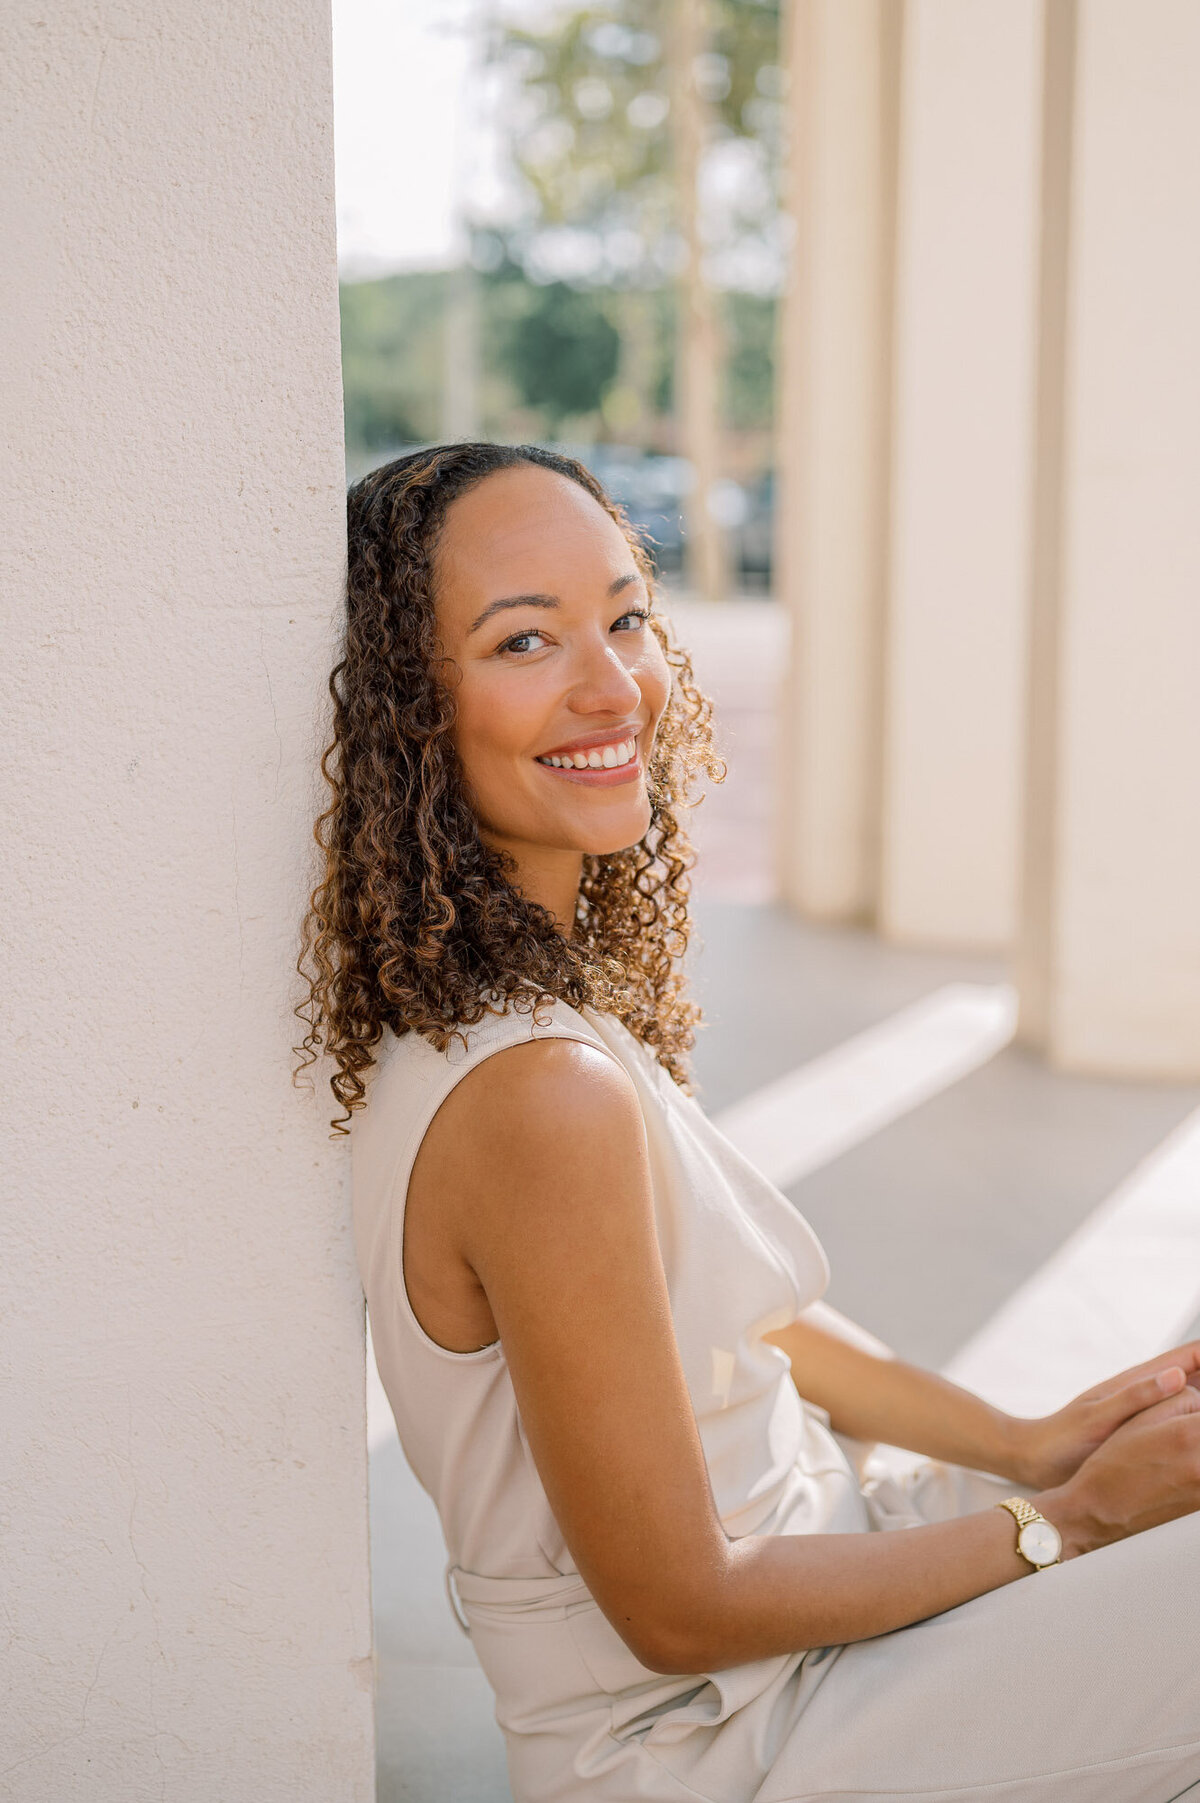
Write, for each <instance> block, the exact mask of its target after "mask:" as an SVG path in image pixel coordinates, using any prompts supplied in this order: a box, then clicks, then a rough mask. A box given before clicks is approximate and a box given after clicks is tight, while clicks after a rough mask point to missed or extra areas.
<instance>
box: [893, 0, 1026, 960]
mask: <svg viewBox="0 0 1200 1803" xmlns="http://www.w3.org/2000/svg"><path fill="white" fill-rule="evenodd" d="M1041 17H1042V9H1041V3H1040V0H908V3H907V5H906V8H905V26H904V50H903V69H902V82H901V108H900V120H901V124H900V155H899V194H898V206H897V231H896V259H897V274H896V321H895V396H894V422H893V425H894V434H893V442H892V456H893V466H892V490H891V566H890V582H889V590H888V606H887V654H886V657H885V685H884V704H883V718H884V722H885V745H884V757H883V773H884V800H883V831H882V838H883V845H882V880H881V892H880V904H879V925H880V928H881V930H882V931H883V932H884V933H885V934H886V935H887V936H888V937H889V938H891V939H895V940H900V941H906V942H909V943H928V944H935V945H942V946H953V945H958V946H964V947H968V946H969V947H979V948H984V947H1000V946H1005V945H1007V944H1009V943H1011V941H1012V938H1013V936H1014V934H1015V930H1016V911H1017V883H1018V872H1019V866H1020V836H1021V780H1022V763H1023V742H1022V740H1023V726H1024V699H1025V660H1026V638H1027V634H1026V629H1025V628H1026V619H1027V612H1028V581H1029V536H1030V527H1029V513H1030V500H1031V484H1030V480H1029V466H1030V458H1031V454H1032V437H1033V395H1034V318H1035V309H1034V300H1035V286H1036V281H1035V278H1036V255H1037V243H1038V225H1037V202H1038V173H1037V171H1038V149H1039V136H1040V116H1039V115H1040V90H1041Z"/></svg>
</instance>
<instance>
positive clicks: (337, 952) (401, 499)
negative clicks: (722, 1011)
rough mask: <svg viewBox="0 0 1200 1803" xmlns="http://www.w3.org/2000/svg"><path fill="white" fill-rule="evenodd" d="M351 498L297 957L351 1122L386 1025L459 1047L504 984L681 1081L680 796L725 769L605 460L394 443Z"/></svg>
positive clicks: (685, 1015)
mask: <svg viewBox="0 0 1200 1803" xmlns="http://www.w3.org/2000/svg"><path fill="white" fill-rule="evenodd" d="M348 512H349V578H348V587H347V621H346V637H345V647H344V655H343V658H342V660H341V662H340V663H339V664H338V666H337V668H336V669H335V670H334V672H333V675H332V677H331V679H330V688H331V692H332V695H333V703H334V742H333V744H332V745H331V746H330V748H329V750H328V752H327V753H326V755H325V759H324V763H323V768H324V770H325V773H326V776H327V778H328V779H329V782H330V785H331V788H332V792H333V798H332V801H331V804H330V806H329V808H328V809H327V810H326V812H325V813H324V814H323V815H322V817H321V819H320V820H319V821H318V823H317V829H316V830H317V839H318V842H319V844H320V845H321V847H322V849H323V851H324V854H325V874H324V878H323V880H322V882H321V883H320V885H319V886H318V888H317V889H316V891H315V892H314V895H313V898H312V905H311V908H310V910H309V914H308V917H307V920H306V923H305V951H304V954H303V956H302V960H301V963H302V968H304V969H305V971H306V974H307V975H308V977H309V981H310V991H311V993H310V999H309V1002H308V1003H307V1004H306V1005H305V1008H304V1009H303V1010H302V1014H303V1016H304V1018H305V1019H306V1021H307V1023H308V1026H309V1033H308V1035H307V1037H306V1040H305V1051H306V1053H307V1054H308V1055H309V1057H312V1056H314V1055H315V1054H316V1052H317V1051H318V1050H323V1051H325V1052H326V1053H328V1054H330V1055H331V1056H332V1057H333V1058H334V1060H335V1062H336V1064H337V1067H338V1068H337V1071H336V1073H335V1075H334V1076H333V1078H332V1088H333V1092H334V1095H335V1097H336V1098H337V1100H338V1101H339V1102H340V1103H341V1104H342V1105H343V1107H344V1108H345V1109H346V1111H347V1112H346V1114H345V1115H343V1117H342V1122H341V1123H340V1124H341V1125H343V1126H344V1123H345V1121H346V1120H347V1119H348V1118H349V1115H350V1113H351V1112H352V1111H353V1110H354V1108H355V1107H357V1106H359V1105H360V1104H361V1103H362V1102H363V1100H364V1098H365V1094H366V1089H365V1083H364V1077H365V1074H366V1072H367V1071H368V1070H369V1069H370V1067H371V1064H372V1062H373V1054H374V1048H375V1047H376V1046H377V1045H378V1044H379V1043H380V1040H381V1038H382V1037H383V1035H384V1033H385V1031H392V1032H404V1031H407V1030H413V1031H416V1032H418V1033H421V1034H424V1035H426V1036H427V1037H428V1038H429V1040H430V1042H431V1043H432V1044H434V1045H436V1046H437V1047H438V1048H439V1049H442V1050H444V1049H445V1047H446V1046H447V1045H448V1044H449V1043H450V1041H451V1039H452V1037H453V1035H454V1033H455V1031H456V1030H457V1029H459V1028H461V1027H463V1026H468V1025H471V1024H472V1023H474V1022H477V1021H479V1020H480V1019H481V1018H482V1016H483V1015H484V1013H485V1012H486V1006H487V1005H486V1003H485V1000H484V995H485V992H488V993H491V992H495V993H497V994H498V995H499V996H501V997H503V998H505V999H506V1000H507V1001H508V1002H510V1003H511V1004H512V1005H513V1006H515V1007H517V1008H518V1009H522V1008H523V1009H528V1008H530V1007H531V1006H533V1005H534V1004H535V1003H536V1002H538V1001H539V1000H540V1001H542V1002H547V1001H549V1000H552V999H553V998H554V997H556V996H557V997H560V998H562V999H563V1000H565V1001H568V1002H571V1003H575V1004H581V1003H585V1002H587V1003H593V1004H595V1005H597V1006H600V1007H603V1008H605V1009H607V1010H610V1011H611V1012H612V1013H614V1014H615V1015H616V1016H617V1018H619V1019H620V1020H621V1021H623V1022H624V1024H625V1025H626V1027H627V1028H628V1029H629V1031H630V1032H631V1033H632V1034H633V1035H634V1037H635V1038H637V1039H638V1040H640V1041H641V1042H642V1043H643V1044H644V1045H646V1046H647V1047H648V1048H650V1049H651V1050H652V1052H653V1054H654V1056H655V1057H656V1058H657V1059H658V1060H659V1061H660V1062H661V1063H662V1064H663V1066H664V1068H665V1069H667V1070H668V1071H670V1072H671V1074H672V1075H673V1076H674V1077H675V1078H676V1079H677V1080H678V1081H679V1082H680V1083H682V1084H684V1085H686V1083H687V1068H686V1053H687V1050H688V1048H689V1047H690V1046H691V1045H692V1043H693V1037H694V1023H695V1020H696V1018H697V1014H698V1011H697V1010H696V1008H695V1007H694V1005H692V1004H691V1003H690V1002H688V1001H687V1000H686V998H685V996H684V992H683V982H682V978H681V977H680V975H679V972H678V963H679V960H680V959H681V958H682V956H683V953H684V950H685V948H686V945H687V938H688V931H689V921H688V903H687V895H688V885H687V875H686V873H687V871H688V870H689V868H690V867H691V864H692V861H693V858H692V850H691V846H690V844H689V842H688V839H687V835H686V833H685V831H684V829H683V826H682V824H681V821H680V817H679V809H680V807H681V805H682V804H683V803H684V802H685V801H686V799H687V797H688V793H689V789H690V786H691V784H692V783H693V781H694V780H695V778H696V777H697V775H698V774H700V773H705V774H707V775H708V776H709V777H711V778H712V779H713V780H715V781H720V780H721V778H722V777H723V775H724V766H723V764H722V763H721V761H720V759H719V758H718V757H717V755H716V752H715V750H714V747H713V742H712V735H711V724H710V722H711V712H712V710H711V705H710V703H709V702H708V700H707V699H706V698H705V697H704V696H703V695H702V694H701V693H700V692H699V690H698V689H697V687H696V685H695V681H694V679H693V675H692V669H691V663H690V660H689V658H688V656H687V653H686V652H685V651H683V650H681V649H679V648H678V647H677V646H675V645H673V643H672V640H671V637H670V633H669V630H668V626H667V623H666V621H665V620H664V619H662V618H661V617H660V616H659V615H658V614H657V613H656V612H655V610H654V599H653V581H654V578H653V569H652V564H651V561H650V558H649V556H648V555H647V553H646V551H645V549H644V547H643V544H642V542H641V540H640V539H639V537H638V535H637V534H636V533H635V532H634V530H633V529H632V528H631V527H630V526H629V525H628V524H627V522H626V521H625V519H624V516H623V514H622V512H621V510H620V509H619V508H618V507H616V506H615V505H614V504H613V503H612V502H611V501H609V500H608V498H607V496H606V495H605V494H604V491H603V489H602V488H601V486H600V484H599V483H598V482H597V481H596V479H595V477H594V476H592V475H591V473H590V472H589V471H588V470H586V469H585V468H584V467H583V466H582V465H581V464H579V463H577V462H575V461H574V460H573V459H571V458H566V457H560V456H557V455H556V454H554V453H552V452H548V451H544V450H542V449H540V448H539V447H537V446H516V447H513V446H505V445H493V444H464V445H450V446H445V447H441V448H438V449H435V450H429V451H420V452H416V453H414V454H412V455H410V456H407V457H401V458H399V459H397V460H396V461H395V462H393V463H389V464H385V465H384V466H383V467H382V468H380V469H378V470H375V471H373V472H372V473H371V474H370V475H368V476H365V477H363V478H362V480H361V481H359V482H357V483H355V485H354V487H353V488H352V489H351V491H350V495H349V502H348ZM630 740H632V741H633V744H634V755H633V758H632V761H630V759H629V758H628V757H627V756H625V755H622V748H625V749H627V748H628V745H629V742H630ZM606 747H609V748H611V750H610V754H609V756H608V759H607V761H606V753H605V748H606ZM568 750H569V751H570V752H571V773H570V774H568V772H567V768H566V765H565V761H564V760H565V758H566V754H567V752H568ZM593 752H594V753H595V755H596V758H597V759H598V762H599V765H600V768H599V769H597V768H596V764H595V763H593V757H592V754H593ZM577 754H579V755H583V757H584V763H583V765H580V764H579V762H578V756H577ZM551 757H556V758H558V760H559V761H558V765H557V766H553V765H551V764H548V763H547V762H545V761H544V760H546V759H548V758H551ZM585 769H586V774H585ZM552 770H555V771H556V773H555V774H553V775H552V774H551V771H552Z"/></svg>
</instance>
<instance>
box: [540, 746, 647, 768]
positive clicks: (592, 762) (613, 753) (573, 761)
mask: <svg viewBox="0 0 1200 1803" xmlns="http://www.w3.org/2000/svg"><path fill="white" fill-rule="evenodd" d="M636 755H637V740H636V739H622V740H621V742H620V744H618V745H604V746H597V747H596V749H595V750H594V751H576V752H570V751H567V752H563V753H562V755H561V756H560V755H557V754H556V755H554V756H552V757H544V758H539V759H538V763H539V764H551V765H553V767H554V769H555V770H615V769H616V768H617V767H618V766H619V765H621V764H628V763H631V762H632V760H633V759H634V757H636Z"/></svg>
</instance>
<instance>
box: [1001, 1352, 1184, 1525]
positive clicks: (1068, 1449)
mask: <svg viewBox="0 0 1200 1803" xmlns="http://www.w3.org/2000/svg"><path fill="white" fill-rule="evenodd" d="M1189 1386H1190V1387H1191V1389H1192V1391H1193V1392H1197V1391H1200V1340H1191V1341H1189V1342H1188V1344H1187V1345H1185V1346H1176V1347H1174V1348H1173V1349H1172V1350H1171V1351H1170V1352H1163V1353H1160V1354H1159V1355H1158V1357H1157V1358H1153V1359H1148V1360H1147V1361H1146V1363H1145V1364H1143V1365H1135V1366H1133V1367H1132V1369H1130V1370H1128V1371H1121V1372H1119V1373H1118V1374H1117V1376H1116V1377H1110V1378H1106V1379H1105V1380H1104V1382H1103V1383H1098V1384H1095V1385H1094V1386H1093V1387H1092V1388H1091V1389H1090V1390H1085V1391H1084V1392H1083V1394H1082V1395H1081V1396H1077V1397H1076V1398H1075V1400H1074V1401H1073V1402H1068V1403H1067V1404H1066V1406H1065V1407H1064V1408H1061V1409H1058V1410H1056V1411H1055V1413H1054V1414H1053V1415H1041V1416H1038V1417H1036V1418H1035V1419H1032V1420H1018V1421H1017V1422H1016V1423H1015V1431H1014V1436H1013V1441H1014V1475H1015V1476H1016V1477H1017V1479H1018V1481H1019V1482H1022V1483H1024V1484H1026V1485H1028V1486H1029V1487H1030V1488H1032V1489H1035V1490H1042V1489H1053V1488H1055V1487H1056V1486H1058V1485H1060V1484H1065V1483H1066V1482H1067V1480H1068V1479H1069V1478H1071V1477H1073V1476H1074V1474H1075V1473H1076V1472H1077V1471H1078V1470H1079V1467H1080V1466H1081V1465H1082V1464H1083V1462H1084V1460H1085V1459H1087V1458H1089V1457H1090V1456H1091V1454H1092V1453H1094V1452H1095V1451H1096V1449H1097V1447H1099V1446H1102V1445H1103V1444H1104V1442H1105V1441H1106V1440H1107V1439H1108V1438H1109V1436H1110V1435H1111V1434H1113V1433H1115V1432H1116V1430H1117V1429H1118V1428H1119V1427H1121V1426H1123V1424H1124V1423H1125V1422H1127V1421H1130V1420H1131V1419H1132V1418H1133V1417H1135V1416H1138V1415H1140V1414H1142V1412H1143V1411H1144V1410H1146V1409H1149V1408H1153V1407H1154V1406H1155V1405H1156V1404H1158V1403H1161V1402H1162V1401H1163V1400H1164V1398H1166V1397H1170V1396H1174V1395H1176V1394H1178V1392H1179V1391H1181V1390H1183V1389H1185V1388H1187V1387H1189ZM1188 1400H1189V1402H1190V1403H1194V1406H1195V1407H1196V1408H1200V1395H1196V1394H1194V1395H1193V1396H1192V1397H1191V1398H1189V1399H1188Z"/></svg>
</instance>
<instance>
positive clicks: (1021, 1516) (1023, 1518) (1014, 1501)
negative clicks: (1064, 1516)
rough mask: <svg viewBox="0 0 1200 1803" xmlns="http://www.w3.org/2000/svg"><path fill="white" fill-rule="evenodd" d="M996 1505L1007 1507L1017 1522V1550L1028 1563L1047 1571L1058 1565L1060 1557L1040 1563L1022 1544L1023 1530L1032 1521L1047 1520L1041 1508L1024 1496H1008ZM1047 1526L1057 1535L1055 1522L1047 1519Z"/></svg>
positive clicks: (1035, 1568) (1002, 1507) (1038, 1569)
mask: <svg viewBox="0 0 1200 1803" xmlns="http://www.w3.org/2000/svg"><path fill="white" fill-rule="evenodd" d="M996 1507H997V1508H998V1509H1007V1510H1008V1512H1009V1514H1010V1515H1011V1516H1012V1517H1013V1519H1014V1520H1015V1522H1016V1524H1017V1551H1018V1553H1020V1555H1021V1557H1022V1559H1024V1560H1025V1562H1026V1564H1027V1565H1031V1566H1032V1567H1033V1569H1034V1571H1045V1570H1046V1569H1047V1568H1048V1567H1049V1566H1051V1565H1057V1564H1058V1563H1059V1558H1054V1559H1047V1560H1046V1561H1045V1562H1044V1563H1043V1564H1040V1565H1039V1564H1038V1562H1037V1560H1036V1559H1031V1558H1030V1557H1029V1555H1028V1554H1027V1553H1026V1552H1025V1550H1024V1549H1023V1547H1022V1545H1021V1530H1022V1529H1023V1528H1027V1527H1028V1526H1029V1525H1030V1523H1031V1522H1034V1521H1046V1517H1045V1516H1044V1515H1043V1514H1042V1512H1041V1510H1040V1509H1035V1508H1034V1506H1033V1504H1032V1503H1031V1502H1028V1501H1027V1500H1026V1498H1025V1497H1023V1496H1006V1497H1005V1498H1004V1501H1003V1502H998V1503H997V1504H996ZM1046 1526H1047V1527H1048V1528H1051V1529H1052V1530H1053V1532H1054V1533H1055V1535H1056V1536H1057V1534H1058V1529H1057V1528H1055V1527H1054V1523H1053V1522H1051V1521H1046ZM1060 1544H1061V1541H1060ZM1060 1557H1061V1555H1060Z"/></svg>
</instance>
